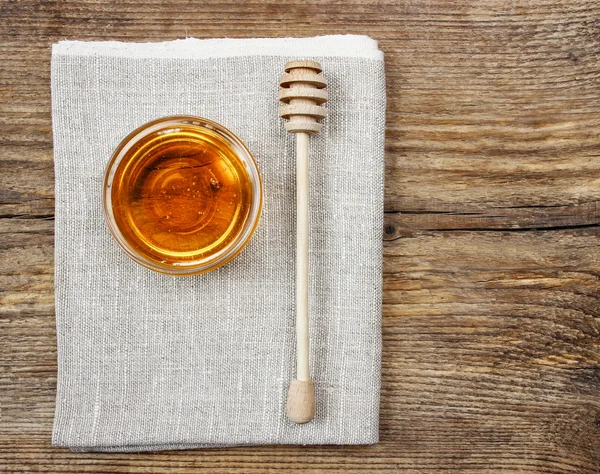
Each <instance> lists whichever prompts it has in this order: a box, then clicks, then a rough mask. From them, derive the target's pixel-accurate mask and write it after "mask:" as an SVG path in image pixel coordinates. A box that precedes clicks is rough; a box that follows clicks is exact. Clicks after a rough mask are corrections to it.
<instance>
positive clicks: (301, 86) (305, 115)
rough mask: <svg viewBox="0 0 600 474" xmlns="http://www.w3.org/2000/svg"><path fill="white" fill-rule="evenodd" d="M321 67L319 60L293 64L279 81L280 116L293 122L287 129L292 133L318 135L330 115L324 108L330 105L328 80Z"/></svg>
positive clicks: (287, 67) (287, 65)
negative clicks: (324, 119) (323, 122)
mask: <svg viewBox="0 0 600 474" xmlns="http://www.w3.org/2000/svg"><path fill="white" fill-rule="evenodd" d="M321 70H322V69H321V65H320V64H319V63H318V62H316V61H290V62H288V63H287V64H286V65H285V72H286V74H284V75H283V76H282V77H281V80H280V81H279V85H280V86H281V89H280V90H279V100H280V101H281V102H282V103H283V104H284V105H282V106H281V109H280V112H279V115H281V117H283V118H284V119H289V121H288V122H286V124H285V129H286V130H287V131H288V132H292V133H299V132H304V133H316V132H318V131H319V130H321V124H320V123H319V122H318V120H321V119H323V118H325V117H326V116H327V109H326V108H325V107H323V106H322V104H324V103H325V102H327V91H326V90H325V87H327V80H326V79H325V78H324V77H323V75H322V74H321Z"/></svg>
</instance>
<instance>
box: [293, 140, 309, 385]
mask: <svg viewBox="0 0 600 474" xmlns="http://www.w3.org/2000/svg"><path fill="white" fill-rule="evenodd" d="M296 137H297V138H296V344H297V350H296V357H297V360H296V363H297V371H296V378H297V379H298V380H302V381H307V380H310V371H309V364H308V358H309V356H308V354H309V352H308V351H309V347H308V134H307V133H297V134H296Z"/></svg>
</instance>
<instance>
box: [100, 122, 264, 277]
mask: <svg viewBox="0 0 600 474" xmlns="http://www.w3.org/2000/svg"><path fill="white" fill-rule="evenodd" d="M103 208H104V216H105V219H106V223H107V225H108V228H109V230H110V233H111V235H112V236H113V237H114V239H115V240H116V242H117V244H119V246H120V247H121V248H122V249H123V250H124V251H125V253H126V254H127V255H128V256H129V257H131V258H132V259H133V260H134V261H136V262H137V263H139V264H140V265H143V266H144V267H146V268H149V269H151V270H155V271H157V272H160V273H164V274H168V275H195V274H199V273H205V272H208V271H210V270H214V269H216V268H218V267H220V266H221V265H224V264H225V263H227V262H229V261H230V260H231V259H232V258H234V257H235V256H236V255H237V254H238V253H239V252H240V251H241V250H242V249H243V248H244V246H245V245H246V244H247V243H248V241H249V239H250V237H251V236H252V234H253V232H254V230H255V229H256V226H257V225H258V221H259V218H260V213H261V209H262V182H261V178H260V174H259V171H258V167H257V165H256V162H255V160H254V158H253V157H252V154H251V153H250V151H249V150H248V148H247V147H246V146H245V145H244V144H243V143H242V141H241V140H240V139H239V138H238V137H237V136H236V135H234V134H233V133H232V132H230V131H229V130H228V129H226V128H225V127H223V126H222V125H219V124H218V123H216V122H213V121H211V120H207V119H204V118H200V117H192V116H176V117H166V118H161V119H158V120H154V121H152V122H149V123H147V124H145V125H143V126H141V127H140V128H138V129H136V130H134V131H133V132H131V133H130V134H129V135H128V136H127V137H126V138H125V139H124V140H123V141H122V142H121V144H120V145H119V146H118V147H117V149H116V150H115V152H114V154H113V155H112V158H111V160H110V161H109V163H108V166H107V168H106V175H105V178H104V192H103Z"/></svg>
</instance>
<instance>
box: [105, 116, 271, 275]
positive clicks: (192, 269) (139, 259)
mask: <svg viewBox="0 0 600 474" xmlns="http://www.w3.org/2000/svg"><path fill="white" fill-rule="evenodd" d="M170 124H173V125H177V124H186V125H190V124H191V125H195V126H198V127H201V128H206V129H209V130H211V131H212V132H216V133H217V134H219V135H220V136H221V137H222V138H224V139H225V140H226V141H227V142H228V143H229V144H230V145H231V146H232V148H233V149H234V150H235V151H236V152H237V153H236V155H237V156H238V158H240V161H242V163H245V164H246V165H247V166H246V170H247V172H248V176H249V177H250V182H251V184H252V200H251V206H250V209H249V211H248V216H247V218H246V221H245V223H244V226H243V228H242V231H241V232H240V233H239V234H238V235H237V236H236V238H235V239H234V240H232V241H231V242H230V243H229V244H228V245H227V246H226V247H224V248H223V249H222V250H221V251H219V253H217V254H216V256H215V257H214V258H211V259H210V260H208V261H206V262H202V263H201V264H196V265H180V266H178V265H167V264H162V263H161V262H159V261H156V260H153V259H149V258H147V257H146V256H145V255H144V254H143V253H141V252H138V251H136V250H135V249H134V248H132V247H131V246H130V245H128V242H127V241H126V240H125V239H124V238H123V237H122V232H121V231H120V229H119V226H118V224H117V221H116V219H115V218H114V213H113V206H112V193H111V192H110V190H111V189H112V187H111V185H112V180H113V178H114V175H115V173H116V170H117V169H118V167H119V164H120V163H121V162H122V160H123V158H124V156H125V155H126V154H127V151H128V150H129V149H130V148H131V146H133V145H134V144H135V143H137V142H138V141H139V140H140V139H142V138H144V137H146V136H147V135H149V134H150V133H153V132H155V131H156V130H159V129H161V128H163V127H164V126H165V125H167V126H168V125H170ZM240 152H242V153H240ZM241 154H243V155H244V156H243V157H240V155H241ZM262 207H263V183H262V177H261V175H260V171H259V169H258V165H257V163H256V159H255V158H254V155H253V154H252V152H251V151H250V150H249V149H248V147H247V146H246V145H245V144H244V142H243V141H242V140H241V139H240V138H239V137H238V136H237V135H236V134H235V133H233V132H232V131H231V130H229V129H228V128H227V127H225V126H223V125H221V124H220V123H218V122H215V121H214V120H210V119H207V118H204V117H199V116H194V115H171V116H167V117H161V118H157V119H154V120H151V121H149V122H146V123H144V124H143V125H141V126H139V127H137V128H136V129H135V130H133V131H132V132H130V133H129V134H128V135H127V136H126V137H125V138H123V140H121V142H120V143H119V145H118V146H117V147H116V148H115V151H114V152H113V154H112V156H111V158H110V160H109V161H108V163H107V165H106V168H105V172H104V179H103V184H102V211H103V214H104V221H105V223H106V225H107V227H108V230H109V233H110V235H111V236H112V238H113V240H115V241H116V243H117V244H118V246H119V247H120V248H121V250H123V251H124V252H125V254H126V255H127V256H128V257H129V258H131V259H132V260H133V261H135V262H136V263H138V264H140V265H141V266H143V267H145V268H147V269H149V270H153V271H155V272H158V273H162V274H164V275H172V276H189V275H199V274H202V273H207V272H209V271H212V270H216V269H217V268H219V267H222V266H223V265H225V264H226V263H228V262H230V261H231V260H232V259H233V258H235V257H236V256H237V255H238V254H239V253H240V252H241V251H242V249H244V247H245V246H246V245H247V244H248V242H249V241H250V238H251V237H252V235H253V234H254V231H255V230H256V228H257V227H258V223H259V221H260V217H261V214H262Z"/></svg>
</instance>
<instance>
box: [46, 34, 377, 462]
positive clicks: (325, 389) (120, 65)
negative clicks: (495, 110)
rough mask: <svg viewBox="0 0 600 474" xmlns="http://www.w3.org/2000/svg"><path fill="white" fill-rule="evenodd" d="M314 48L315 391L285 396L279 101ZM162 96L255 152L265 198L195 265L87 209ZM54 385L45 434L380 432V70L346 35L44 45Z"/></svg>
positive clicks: (90, 441) (290, 250)
mask: <svg viewBox="0 0 600 474" xmlns="http://www.w3.org/2000/svg"><path fill="white" fill-rule="evenodd" d="M304 58H306V59H315V60H317V61H320V62H321V64H322V66H323V68H324V71H325V74H326V76H327V78H328V80H329V87H328V89H329V94H330V99H329V102H328V104H327V105H328V108H329V117H328V118H327V119H326V120H325V121H324V127H323V130H322V131H321V132H320V133H319V134H317V135H315V136H314V137H313V138H312V139H311V143H310V206H311V207H310V318H311V319H310V343H311V348H310V353H311V366H312V367H311V370H312V375H313V380H314V383H315V390H316V398H317V411H316V416H315V419H314V421H313V422H311V423H309V424H306V425H296V424H294V423H291V422H289V421H288V420H287V419H286V415H285V401H286V393H287V387H288V383H289V381H290V380H291V379H292V378H293V377H294V375H295V322H294V318H295V315H294V306H295V303H294V301H295V297H294V295H295V292H294V284H295V270H294V265H295V264H294V258H295V257H294V254H295V187H294V186H295V140H294V136H293V135H291V134H289V133H286V131H285V129H284V127H283V122H282V120H281V119H280V118H279V114H278V108H279V104H278V103H277V90H278V80H279V77H280V76H281V75H282V73H283V67H284V64H285V63H286V62H287V61H289V60H291V59H304ZM176 114H187V115H197V116H201V117H205V118H208V119H211V120H215V121H217V122H219V123H221V124H223V125H224V126H226V127H227V128H229V129H230V130H232V131H233V132H234V133H235V134H237V135H238V136H239V137H240V138H241V139H242V140H243V141H244V142H245V143H246V145H247V146H248V148H249V149H250V150H251V151H252V153H253V154H254V156H255V158H256V160H257V162H258V167H259V169H260V172H261V174H262V177H263V180H264V208H263V213H262V218H261V221H260V224H259V227H258V229H257V231H256V233H255V234H254V236H253V238H252V240H251V241H250V243H249V245H248V246H247V247H246V248H245V249H244V250H243V251H242V253H241V254H240V255H238V256H237V257H236V258H235V259H234V260H233V261H231V262H230V263H229V264H227V265H225V266H224V267H222V268H220V269H218V270H216V271H213V272H210V273H208V274H205V275H200V276H193V277H179V278H177V277H170V276H165V275H160V274H158V273H154V272H152V271H150V270H147V269H145V268H142V267H141V266H139V265H137V264H136V263H134V262H133V261H131V260H130V259H129V258H128V257H127V256H126V255H125V254H124V253H123V252H122V251H121V250H120V249H119V248H118V247H117V245H116V244H115V242H113V240H112V238H111V236H110V235H109V233H108V230H107V228H106V225H105V223H104V219H103V215H102V202H101V194H102V182H103V175H104V170H105V167H106V164H107V162H108V160H109V158H110V156H111V154H112V152H113V150H114V149H115V148H116V146H117V145H118V144H119V142H120V141H121V140H122V139H123V138H124V137H125V136H126V135H127V134H128V133H129V132H130V131H131V130H133V129H135V128H136V127H139V126H140V125H142V124H144V123H145V122H148V121H150V120H153V119H156V118H159V117H165V116H169V115H176ZM52 118H53V131H54V158H55V170H56V255H55V263H56V275H55V282H56V325H57V332H58V387H57V395H56V415H55V420H54V431H53V444H54V445H56V446H68V447H70V448H71V449H73V450H78V451H143V450H160V449H184V448H195V447H209V446H223V445H249V444H253V445H258V444H279V443H281V444H370V443H375V442H377V440H378V421H379V388H380V360H381V263H382V248H381V228H382V221H383V171H384V159H383V156H384V155H383V149H384V121H385V78H384V67H383V54H382V53H381V51H379V50H378V49H377V43H376V42H375V41H373V40H371V39H370V38H367V37H362V36H326V37H317V38H302V39H296V38H280V39H241V40H238V39H214V40H197V39H193V38H188V39H185V40H178V41H172V42H166V43H145V44H128V43H117V42H79V41H62V42H60V43H58V44H55V45H54V47H53V50H52Z"/></svg>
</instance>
